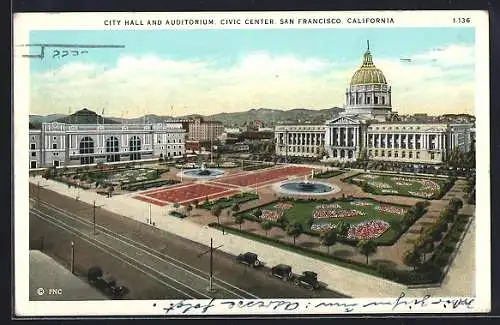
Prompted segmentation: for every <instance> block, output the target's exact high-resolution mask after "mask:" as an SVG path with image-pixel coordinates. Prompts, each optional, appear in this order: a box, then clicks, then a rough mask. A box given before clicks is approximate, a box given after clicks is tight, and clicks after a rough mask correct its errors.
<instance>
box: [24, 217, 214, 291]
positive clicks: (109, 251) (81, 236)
mask: <svg viewBox="0 0 500 325" xmlns="http://www.w3.org/2000/svg"><path fill="white" fill-rule="evenodd" d="M31 213H32V214H33V215H34V216H36V217H37V218H39V219H42V220H44V221H45V222H48V223H50V224H52V225H53V226H55V227H58V228H60V229H63V230H65V231H67V232H69V233H71V234H73V235H76V236H77V237H78V238H79V239H81V240H83V241H85V242H87V243H88V244H90V245H91V246H93V247H95V248H98V249H100V250H102V251H103V252H105V253H106V254H109V255H111V256H113V257H114V258H116V259H117V260H119V261H121V262H123V263H126V264H128V265H130V266H132V267H133V268H135V269H136V270H138V271H140V272H142V273H143V274H146V275H147V276H149V277H150V278H152V279H154V280H156V281H158V282H159V283H161V284H163V285H165V286H167V287H169V288H171V289H174V290H175V291H177V292H180V293H181V294H182V295H183V296H186V297H188V298H190V299H196V298H195V297H193V296H191V295H189V294H188V293H186V292H185V291H182V290H180V289H179V288H177V287H175V286H173V285H171V284H169V283H166V282H165V281H163V280H162V279H159V278H158V277H157V276H155V275H154V274H151V273H150V272H148V271H146V270H144V269H143V268H141V267H140V265H144V264H143V263H141V262H138V261H136V263H137V264H138V265H136V264H133V263H131V262H130V261H127V260H125V259H123V258H122V257H120V256H118V255H117V254H115V253H114V252H113V251H112V250H113V249H106V248H104V247H102V246H100V245H96V243H94V242H93V240H89V239H88V238H86V237H87V235H85V234H83V233H81V232H80V231H78V230H75V229H72V227H70V226H67V225H63V224H64V223H63V222H60V221H54V220H53V219H52V218H50V217H45V216H43V215H41V214H39V213H38V212H36V211H31ZM101 244H102V243H101ZM104 245H105V244H104ZM105 246H107V245H105ZM122 255H124V256H126V255H125V254H122ZM127 257H128V256H127ZM128 258H130V257H128ZM130 259H131V260H134V259H133V258H130ZM155 272H156V273H158V274H160V275H161V276H163V277H165V278H167V279H169V277H168V276H166V275H164V274H163V273H161V272H158V271H155ZM193 291H195V292H197V291H196V290H193ZM197 293H198V292H197ZM207 297H208V296H207ZM208 298H210V297H208Z"/></svg>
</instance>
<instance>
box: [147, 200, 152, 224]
mask: <svg viewBox="0 0 500 325" xmlns="http://www.w3.org/2000/svg"><path fill="white" fill-rule="evenodd" d="M151 223H152V222H151V203H149V217H148V224H151Z"/></svg>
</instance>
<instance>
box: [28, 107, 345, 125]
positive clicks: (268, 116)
mask: <svg viewBox="0 0 500 325" xmlns="http://www.w3.org/2000/svg"><path fill="white" fill-rule="evenodd" d="M341 110H342V109H341V108H339V107H333V108H329V109H321V110H311V109H305V108H297V109H291V110H283V109H269V108H258V109H250V110H248V111H244V112H235V113H218V114H213V115H209V116H202V115H200V114H189V115H185V116H179V117H172V116H159V115H154V114H148V115H146V116H141V117H135V118H129V119H122V118H118V117H107V118H105V119H104V123H110V124H116V123H122V122H125V123H143V122H144V121H145V122H146V123H160V122H163V121H165V120H170V119H176V118H179V119H181V118H196V117H202V118H204V119H205V120H214V121H220V122H222V123H224V125H225V126H227V127H231V126H244V125H246V124H247V122H252V121H254V120H259V121H262V122H264V124H265V125H266V126H274V125H276V124H293V123H306V124H322V123H324V122H325V121H326V120H328V119H332V118H334V117H336V116H337V115H338V113H339V112H340V111H341ZM98 119H99V123H103V120H102V116H100V115H98V114H96V113H95V112H93V111H91V110H89V109H87V108H84V109H82V110H79V111H78V112H75V113H74V114H71V115H62V114H51V115H47V116H41V115H30V122H31V123H33V124H35V125H38V124H41V123H43V122H53V121H57V122H62V123H78V124H85V123H90V124H94V123H97V120H98Z"/></svg>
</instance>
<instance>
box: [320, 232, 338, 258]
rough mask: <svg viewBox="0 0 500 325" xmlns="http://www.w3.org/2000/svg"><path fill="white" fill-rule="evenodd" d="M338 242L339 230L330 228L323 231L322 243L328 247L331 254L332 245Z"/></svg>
mask: <svg viewBox="0 0 500 325" xmlns="http://www.w3.org/2000/svg"><path fill="white" fill-rule="evenodd" d="M336 243H337V232H336V231H335V230H333V229H330V230H328V231H326V232H323V233H321V245H323V246H326V247H327V249H328V254H330V246H333V245H335V244H336Z"/></svg>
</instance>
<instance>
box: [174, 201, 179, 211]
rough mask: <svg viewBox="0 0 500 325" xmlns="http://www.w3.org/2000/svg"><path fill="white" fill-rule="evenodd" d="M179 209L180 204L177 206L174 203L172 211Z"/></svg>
mask: <svg viewBox="0 0 500 325" xmlns="http://www.w3.org/2000/svg"><path fill="white" fill-rule="evenodd" d="M179 207H180V204H179V203H177V202H176V203H174V209H175V210H176V211H177V209H179Z"/></svg>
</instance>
